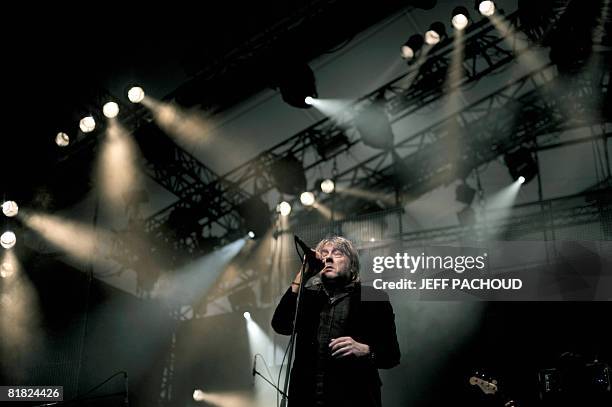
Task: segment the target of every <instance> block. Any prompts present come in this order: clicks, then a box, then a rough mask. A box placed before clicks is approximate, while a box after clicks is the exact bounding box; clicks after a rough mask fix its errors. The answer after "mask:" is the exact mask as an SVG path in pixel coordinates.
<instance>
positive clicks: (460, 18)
mask: <svg viewBox="0 0 612 407" xmlns="http://www.w3.org/2000/svg"><path fill="white" fill-rule="evenodd" d="M451 22H452V23H453V27H455V28H456V29H457V30H459V31H461V30H463V29H464V28H465V27H467V25H468V18H467V17H466V16H465V15H463V14H457V15H455V16H453V19H452V20H451Z"/></svg>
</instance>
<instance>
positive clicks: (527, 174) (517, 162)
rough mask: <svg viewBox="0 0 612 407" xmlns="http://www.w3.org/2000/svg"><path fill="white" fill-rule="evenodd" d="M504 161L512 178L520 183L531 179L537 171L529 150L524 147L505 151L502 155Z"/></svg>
mask: <svg viewBox="0 0 612 407" xmlns="http://www.w3.org/2000/svg"><path fill="white" fill-rule="evenodd" d="M504 161H505V162H506V166H507V167H508V171H510V175H511V176H512V179H513V180H515V181H519V182H520V183H521V184H524V183H526V182H529V181H531V180H532V179H533V178H534V177H535V176H536V175H537V173H538V164H537V163H536V161H535V159H534V158H533V155H532V154H531V151H529V150H528V149H527V148H525V147H520V148H518V149H517V150H515V151H512V152H510V153H507V154H506V155H505V156H504ZM521 180H522V182H521Z"/></svg>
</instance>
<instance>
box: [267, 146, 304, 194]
mask: <svg viewBox="0 0 612 407" xmlns="http://www.w3.org/2000/svg"><path fill="white" fill-rule="evenodd" d="M268 172H269V174H270V175H271V177H272V179H273V180H274V185H275V186H276V189H278V190H279V192H281V193H283V194H289V195H298V194H299V193H300V192H302V191H304V190H305V189H306V176H305V175H304V166H303V165H302V161H300V160H299V159H297V158H296V157H295V156H294V155H293V154H289V155H287V156H285V157H282V158H280V159H278V160H276V161H274V162H273V163H272V164H271V165H270V169H269V170H268Z"/></svg>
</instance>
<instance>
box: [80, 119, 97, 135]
mask: <svg viewBox="0 0 612 407" xmlns="http://www.w3.org/2000/svg"><path fill="white" fill-rule="evenodd" d="M79 128H80V129H81V131H82V132H83V133H91V132H92V131H94V129H95V128H96V120H95V119H94V118H93V117H92V116H85V117H83V118H82V119H81V121H80V122H79Z"/></svg>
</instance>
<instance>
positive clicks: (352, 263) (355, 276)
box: [315, 236, 359, 281]
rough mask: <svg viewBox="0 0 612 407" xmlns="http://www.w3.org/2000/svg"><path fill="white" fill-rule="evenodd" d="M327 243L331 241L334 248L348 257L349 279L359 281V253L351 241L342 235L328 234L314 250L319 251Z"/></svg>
mask: <svg viewBox="0 0 612 407" xmlns="http://www.w3.org/2000/svg"><path fill="white" fill-rule="evenodd" d="M328 243H331V244H332V246H334V248H336V249H338V250H340V251H341V252H342V253H344V254H345V255H346V256H347V257H348V259H349V272H350V274H351V281H359V255H358V254H357V250H356V249H355V246H354V245H353V242H351V241H350V240H348V239H347V238H345V237H342V236H329V237H326V238H324V239H323V240H321V241H320V242H319V243H318V244H317V247H316V248H315V251H317V252H320V251H321V249H322V248H323V246H325V245H326V244H328Z"/></svg>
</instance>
